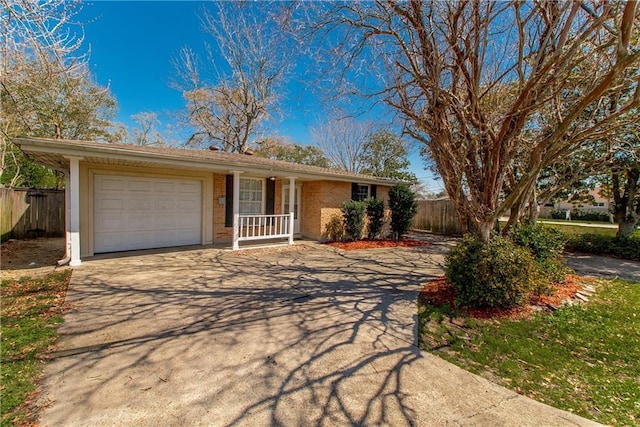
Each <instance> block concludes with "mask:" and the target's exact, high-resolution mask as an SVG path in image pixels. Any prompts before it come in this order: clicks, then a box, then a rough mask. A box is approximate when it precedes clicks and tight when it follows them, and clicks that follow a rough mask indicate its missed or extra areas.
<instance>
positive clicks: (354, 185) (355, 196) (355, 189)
mask: <svg viewBox="0 0 640 427" xmlns="http://www.w3.org/2000/svg"><path fill="white" fill-rule="evenodd" d="M351 200H356V201H357V200H358V183H357V182H354V183H352V184H351Z"/></svg>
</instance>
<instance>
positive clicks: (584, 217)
mask: <svg viewBox="0 0 640 427" xmlns="http://www.w3.org/2000/svg"><path fill="white" fill-rule="evenodd" d="M571 220H573V221H601V222H609V214H608V213H607V212H597V211H583V210H579V209H573V210H572V211H571Z"/></svg>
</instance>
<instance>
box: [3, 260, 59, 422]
mask: <svg viewBox="0 0 640 427" xmlns="http://www.w3.org/2000/svg"><path fill="white" fill-rule="evenodd" d="M70 277H71V270H64V271H60V272H54V273H51V274H48V275H46V276H43V277H33V278H32V277H23V278H21V279H19V280H3V281H2V284H1V285H0V296H1V298H2V309H1V312H0V313H1V318H2V325H1V331H2V345H1V346H0V360H2V368H1V372H0V384H1V386H0V402H1V403H2V404H1V410H2V419H1V425H2V426H9V425H20V424H23V423H29V422H30V421H32V419H31V418H32V414H30V413H29V408H28V407H27V406H26V405H24V403H25V402H26V401H27V400H28V399H29V398H30V397H31V396H32V394H33V393H34V391H35V389H36V385H37V382H38V379H39V377H40V375H41V374H42V369H43V363H44V362H43V360H44V356H45V354H46V351H47V349H48V347H49V346H50V345H51V344H52V343H53V342H54V341H55V339H56V328H55V325H56V324H58V323H60V322H62V313H63V311H64V298H65V295H66V291H67V286H68V284H69V279H70Z"/></svg>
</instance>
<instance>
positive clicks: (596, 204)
mask: <svg viewBox="0 0 640 427" xmlns="http://www.w3.org/2000/svg"><path fill="white" fill-rule="evenodd" d="M589 195H590V196H593V201H589V202H569V201H567V200H562V201H557V202H556V203H555V204H547V205H545V206H544V207H543V208H542V210H541V212H540V216H542V217H551V211H552V210H558V211H564V212H571V211H573V210H579V211H583V212H599V213H605V214H609V213H610V211H609V208H610V205H611V200H610V199H609V198H607V197H603V196H601V195H600V187H596V188H594V189H593V190H589ZM567 219H569V218H567Z"/></svg>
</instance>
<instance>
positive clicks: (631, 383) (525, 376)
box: [419, 280, 640, 425]
mask: <svg viewBox="0 0 640 427" xmlns="http://www.w3.org/2000/svg"><path fill="white" fill-rule="evenodd" d="M419 310H420V333H419V335H420V346H421V348H422V349H424V350H427V351H431V352H434V353H436V354H438V355H440V356H441V357H443V358H445V359H447V360H449V361H451V362H453V363H455V364H457V365H459V366H461V367H463V368H465V369H468V370H470V371H472V372H475V373H478V374H480V375H483V376H486V377H488V378H490V379H492V380H494V381H497V382H499V383H501V384H502V385H504V386H506V387H509V388H511V389H513V390H516V391H517V392H518V393H520V394H523V395H526V396H530V397H532V398H534V399H536V400H538V401H541V402H545V403H547V404H550V405H552V406H556V407H558V408H562V409H565V410H568V411H571V412H574V413H576V414H578V415H581V416H584V417H586V418H591V419H594V420H596V421H599V422H601V423H605V424H618V425H638V424H639V423H640V363H639V362H638V361H639V360H640V283H638V282H629V281H623V280H601V281H598V282H597V292H596V294H595V295H594V296H593V297H592V299H591V301H590V302H589V304H588V305H587V306H586V307H583V306H573V307H569V308H563V309H560V310H558V311H556V312H555V313H553V314H549V313H546V314H538V315H536V316H534V317H533V318H530V319H527V320H519V321H516V320H513V321H511V320H500V321H498V322H495V321H494V322H489V321H474V320H470V319H458V320H457V321H455V322H451V321H450V320H451V319H450V316H451V313H450V310H448V309H446V308H445V309H437V308H434V307H428V306H424V305H421V306H420V309H419ZM460 323H462V325H463V326H462V327H459V326H455V325H454V324H458V325H460Z"/></svg>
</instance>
